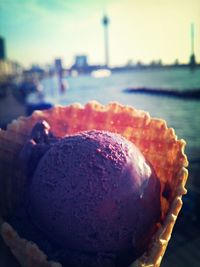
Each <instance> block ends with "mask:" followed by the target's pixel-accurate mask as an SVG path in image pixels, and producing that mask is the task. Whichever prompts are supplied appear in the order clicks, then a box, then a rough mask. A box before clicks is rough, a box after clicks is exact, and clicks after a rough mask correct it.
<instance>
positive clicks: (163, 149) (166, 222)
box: [0, 101, 188, 267]
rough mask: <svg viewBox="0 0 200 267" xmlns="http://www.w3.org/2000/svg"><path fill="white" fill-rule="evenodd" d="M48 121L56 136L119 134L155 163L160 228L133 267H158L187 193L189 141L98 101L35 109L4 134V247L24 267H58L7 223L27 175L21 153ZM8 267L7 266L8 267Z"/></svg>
mask: <svg viewBox="0 0 200 267" xmlns="http://www.w3.org/2000/svg"><path fill="white" fill-rule="evenodd" d="M42 120H46V121H47V122H48V123H49V125H50V127H51V131H52V132H53V134H54V135H55V136H59V137H63V136H65V135H66V134H68V135H71V134H75V133H77V132H80V131H84V130H91V129H96V130H106V131H111V132H115V133H119V134H121V135H122V136H124V137H126V138H127V139H128V140H130V141H132V142H134V143H135V144H136V146H138V148H139V149H140V150H141V151H142V153H143V154H144V156H145V158H146V159H147V160H148V161H149V162H151V164H152V165H153V167H154V169H155V171H156V173H157V176H158V177H159V179H160V182H161V191H162V194H161V206H162V221H160V222H159V223H158V224H157V231H156V233H155V234H154V235H153V237H152V240H151V242H150V244H149V247H148V250H147V251H146V252H145V253H144V254H143V255H142V256H141V257H140V258H138V259H137V260H136V261H134V262H133V263H132V264H131V267H150V266H156V267H158V266H160V263H161V260H162V258H163V255H164V253H165V250H166V247H167V245H168V242H169V240H170V237H171V233H172V230H173V227H174V224H175V221H176V219H177V216H178V213H179V211H180V209H181V207H182V195H184V194H185V193H186V189H185V183H186V180H187V176H188V173H187V169H186V168H185V167H187V165H188V162H187V158H186V155H185V154H184V147H185V141H184V140H177V136H176V135H175V133H174V130H173V129H172V128H168V127H167V125H166V122H165V121H164V120H161V119H153V118H151V117H150V116H149V114H148V113H146V112H144V111H140V110H136V109H134V108H132V107H130V106H122V105H120V104H118V103H110V104H108V105H106V106H104V105H101V104H99V103H97V102H96V101H92V102H89V103H88V104H86V105H85V106H81V105H80V104H72V105H70V106H67V107H61V106H57V107H54V108H52V109H48V110H44V111H35V112H34V113H33V114H32V115H31V116H30V117H20V118H19V119H18V120H16V121H13V122H12V123H11V124H9V125H8V127H7V130H6V131H4V130H0V191H1V192H0V230H1V236H2V238H3V240H4V243H5V244H6V245H7V246H8V247H9V248H10V250H11V252H12V253H13V254H14V255H15V257H16V258H17V259H18V261H19V263H20V264H21V266H24V267H32V266H37V267H50V266H51V267H56V266H57V267H59V266H61V265H60V264H59V263H56V262H50V261H48V259H47V256H46V255H45V254H44V253H43V252H42V251H41V250H40V249H39V247H38V246H37V245H36V244H34V243H33V242H31V241H28V240H25V239H23V238H21V237H20V236H19V235H18V234H17V232H16V231H15V230H14V229H13V228H12V226H11V225H9V224H8V223H7V222H6V219H7V218H8V217H9V216H10V215H12V213H13V211H14V210H15V208H16V206H17V205H18V204H19V203H20V200H21V198H22V195H23V192H24V182H25V177H24V175H23V172H22V170H21V168H20V162H19V157H18V156H19V153H20V150H21V148H22V146H23V144H24V143H25V142H26V141H27V139H28V138H29V135H30V132H31V130H32V127H33V126H34V125H35V123H36V122H38V121H42ZM5 267H7V266H5Z"/></svg>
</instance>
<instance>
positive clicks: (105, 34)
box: [102, 15, 110, 68]
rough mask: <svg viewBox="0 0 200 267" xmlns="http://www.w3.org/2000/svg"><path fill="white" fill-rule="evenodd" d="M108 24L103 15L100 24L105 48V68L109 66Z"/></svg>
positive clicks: (107, 19)
mask: <svg viewBox="0 0 200 267" xmlns="http://www.w3.org/2000/svg"><path fill="white" fill-rule="evenodd" d="M109 23H110V21H109V18H108V16H106V15H104V16H103V19H102V24H103V27H104V47H105V67H107V68H108V66H109V51H108V24H109Z"/></svg>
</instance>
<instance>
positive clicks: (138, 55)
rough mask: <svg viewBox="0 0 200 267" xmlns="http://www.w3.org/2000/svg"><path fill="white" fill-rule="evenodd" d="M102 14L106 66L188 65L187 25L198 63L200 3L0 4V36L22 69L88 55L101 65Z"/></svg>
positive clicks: (32, 0) (30, 0)
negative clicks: (107, 54)
mask: <svg viewBox="0 0 200 267" xmlns="http://www.w3.org/2000/svg"><path fill="white" fill-rule="evenodd" d="M105 11H106V12H107V14H108V15H109V17H110V25H109V51H110V63H111V65H121V64H125V63H126V62H127V61H128V60H133V62H137V61H138V60H141V61H143V62H145V63H149V62H150V61H152V60H157V59H162V61H163V62H165V63H172V62H174V61H175V59H176V58H178V59H179V60H180V61H181V62H187V61H188V58H189V55H190V50H191V49H190V24H191V23H194V24H195V54H196V57H197V60H198V61H200V0H148V1H147V0H107V1H106V0H104V1H103V0H102V1H100V0H99V1H98V0H96V1H95V0H71V1H69V0H57V1H56V0H46V1H45V0H1V1H0V35H1V36H3V37H4V38H5V40H6V51H7V56H8V58H10V59H13V60H16V61H18V62H20V63H22V64H23V65H24V66H29V65H30V64H33V63H39V64H46V63H52V62H53V60H54V58H56V57H61V58H62V59H63V61H64V63H65V65H66V66H69V65H70V64H71V63H72V62H73V59H74V56H75V55H76V54H87V55H88V58H89V62H90V63H91V64H96V63H102V64H103V63H104V43H103V28H102V25H101V19H102V15H103V13H104V12H105Z"/></svg>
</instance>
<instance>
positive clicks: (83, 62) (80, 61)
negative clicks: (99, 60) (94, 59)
mask: <svg viewBox="0 0 200 267" xmlns="http://www.w3.org/2000/svg"><path fill="white" fill-rule="evenodd" d="M74 66H75V67H76V68H77V69H84V68H87V66H88V59H87V56H86V55H78V56H76V57H75V64H74Z"/></svg>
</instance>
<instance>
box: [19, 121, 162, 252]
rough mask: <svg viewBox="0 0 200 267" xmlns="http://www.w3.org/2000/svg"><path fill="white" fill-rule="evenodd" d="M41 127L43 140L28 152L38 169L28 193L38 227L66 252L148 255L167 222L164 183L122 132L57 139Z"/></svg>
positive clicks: (93, 132) (34, 170)
mask: <svg viewBox="0 0 200 267" xmlns="http://www.w3.org/2000/svg"><path fill="white" fill-rule="evenodd" d="M41 125H43V126H44V124H40V127H39V126H37V127H38V128H39V129H40V131H41V129H43V135H42V134H40V135H39V137H40V138H36V139H37V140H35V139H34V138H32V141H30V142H29V143H28V144H27V145H26V146H25V147H24V149H23V153H22V154H23V156H24V158H26V159H27V161H28V159H29V162H28V166H29V165H32V166H34V167H33V168H32V171H31V172H29V176H30V178H29V179H28V185H27V194H26V201H27V210H28V213H29V215H30V217H31V220H32V222H34V224H35V225H36V226H37V227H38V228H40V230H41V231H42V232H44V233H45V234H46V235H47V236H48V238H49V239H50V240H52V242H55V243H57V244H59V245H60V246H61V247H66V248H70V249H73V250H76V251H81V252H89V253H90V252H91V253H98V252H102V253H104V252H105V253H116V254H118V253H119V254H120V253H124V252H126V251H130V250H131V251H133V252H134V251H135V253H138V252H142V250H143V249H145V248H146V245H147V243H148V241H149V238H150V236H151V232H152V231H153V229H154V226H155V225H156V222H157V221H158V220H159V218H160V182H159V179H158V178H157V176H156V174H155V172H154V170H153V168H152V166H151V165H150V163H148V162H147V161H146V160H145V158H144V156H143V155H142V153H141V152H140V151H139V149H138V148H137V147H136V146H135V145H134V144H133V143H132V142H130V141H128V140H127V139H125V138H124V137H122V136H121V135H119V134H116V133H111V132H106V131H97V130H91V131H85V132H81V133H77V134H75V135H73V136H66V137H64V138H60V139H56V138H55V137H53V136H52V135H50V134H49V132H48V131H46V130H45V131H44V128H45V127H43V126H41ZM34 136H38V135H35V134H34ZM42 136H47V137H48V138H47V137H45V138H44V137H42ZM49 140H50V141H49ZM37 148H38V151H39V153H38V159H37V160H35V159H36V158H37V157H36V156H34V155H36V154H37ZM27 151H28V152H27ZM31 151H32V152H31ZM27 155H29V156H28V157H27ZM30 155H32V156H30ZM31 157H32V158H31ZM30 158H31V159H32V160H31V162H30ZM34 160H35V161H34Z"/></svg>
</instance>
